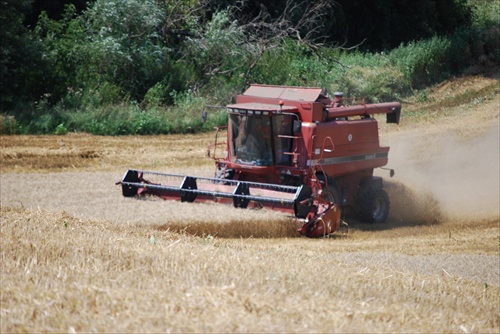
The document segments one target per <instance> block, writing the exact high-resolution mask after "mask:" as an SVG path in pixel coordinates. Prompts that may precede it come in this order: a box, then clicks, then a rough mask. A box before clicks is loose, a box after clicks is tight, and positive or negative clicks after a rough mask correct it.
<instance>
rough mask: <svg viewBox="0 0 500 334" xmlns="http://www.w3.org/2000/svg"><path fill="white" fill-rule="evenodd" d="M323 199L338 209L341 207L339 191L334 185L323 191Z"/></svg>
mask: <svg viewBox="0 0 500 334" xmlns="http://www.w3.org/2000/svg"><path fill="white" fill-rule="evenodd" d="M323 197H324V198H325V199H326V200H328V201H330V202H333V203H335V205H336V206H337V207H339V208H340V207H341V206H342V204H341V200H340V198H341V197H340V191H339V190H338V189H337V187H336V186H334V185H331V186H328V187H326V188H325V189H324V190H323Z"/></svg>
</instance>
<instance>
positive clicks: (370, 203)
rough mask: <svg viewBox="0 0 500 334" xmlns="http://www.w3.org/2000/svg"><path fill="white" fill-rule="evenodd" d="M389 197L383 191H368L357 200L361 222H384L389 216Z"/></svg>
mask: <svg viewBox="0 0 500 334" xmlns="http://www.w3.org/2000/svg"><path fill="white" fill-rule="evenodd" d="M389 205H390V203H389V196H387V193H386V192H385V190H384V189H381V188H378V189H369V190H367V191H366V192H365V193H364V194H363V195H362V196H361V197H360V199H359V215H360V216H361V220H362V221H363V222H365V223H369V224H379V223H383V222H385V220H386V219H387V216H388V215H389Z"/></svg>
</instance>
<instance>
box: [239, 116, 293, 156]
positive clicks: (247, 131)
mask: <svg viewBox="0 0 500 334" xmlns="http://www.w3.org/2000/svg"><path fill="white" fill-rule="evenodd" d="M271 120H272V127H271ZM292 123H293V121H292V116H290V115H273V117H272V118H270V117H268V116H257V115H252V116H248V115H244V114H243V115H242V114H231V115H230V131H231V138H232V140H231V144H232V145H231V150H232V156H233V162H236V163H240V164H249V165H256V166H271V165H273V164H274V162H276V164H278V165H288V164H289V163H290V159H291V155H290V151H291V149H292V139H291V138H289V137H290V136H291V135H292ZM284 136H286V138H285V137H284ZM273 139H274V140H273ZM273 143H274V147H273Z"/></svg>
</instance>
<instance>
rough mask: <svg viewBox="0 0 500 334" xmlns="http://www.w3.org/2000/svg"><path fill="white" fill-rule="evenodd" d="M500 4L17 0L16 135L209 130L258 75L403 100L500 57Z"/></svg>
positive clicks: (12, 120) (3, 19)
mask: <svg viewBox="0 0 500 334" xmlns="http://www.w3.org/2000/svg"><path fill="white" fill-rule="evenodd" d="M499 13H500V1H498V0H494V1H486V0H468V1H467V0H421V1H413V0H372V1H362V0H337V1H333V0H319V1H314V2H311V1H300V0H275V1H247V0H243V1H238V2H236V3H235V2H234V1H229V0H120V1H105V0H94V1H85V0H73V1H57V0H51V1H32V0H5V1H2V2H1V3H0V48H1V49H0V52H1V58H0V92H1V96H0V116H1V118H0V130H1V132H2V133H66V132H68V131H83V132H89V133H95V134H111V135H119V134H156V133H178V132H188V131H191V132H195V131H202V130H204V129H211V128H212V127H213V126H214V125H216V124H221V123H224V122H225V114H224V113H223V112H220V113H215V115H213V116H211V117H209V122H208V123H207V124H203V123H202V122H201V119H200V117H199V115H200V113H201V110H202V109H203V108H205V106H207V105H224V104H226V103H227V102H229V100H230V98H231V96H233V95H235V94H238V93H240V92H241V91H243V90H244V89H245V88H246V87H247V86H248V84H250V83H267V84H279V85H297V86H322V87H326V88H327V89H329V90H330V91H334V90H343V91H344V92H345V94H346V96H350V97H352V98H364V99H365V101H368V102H371V101H374V102H376V101H384V100H394V99H398V98H401V97H403V96H405V95H407V94H410V93H411V92H412V90H414V89H418V88H421V87H424V86H425V85H428V84H432V83H435V82H437V81H439V80H442V79H444V78H446V77H447V76H449V75H452V74H454V73H458V72H459V71H461V70H462V69H464V68H465V67H467V66H470V65H472V64H474V63H475V62H477V61H478V60H481V61H482V62H490V63H495V62H498V61H499V59H500V51H499V50H500V46H499V43H500V42H499V36H500V32H499V31H500V26H499V22H500V18H499V16H500V14H499Z"/></svg>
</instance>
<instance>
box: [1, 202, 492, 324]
mask: <svg viewBox="0 0 500 334" xmlns="http://www.w3.org/2000/svg"><path fill="white" fill-rule="evenodd" d="M1 215H2V224H1V249H2V259H3V260H2V286H1V292H2V293H1V305H2V308H1V315H2V319H3V321H2V325H1V326H2V327H1V329H2V332H34V331H52V332H61V331H70V332H73V331H75V332H81V331H85V332H109V331H112V332H153V331H167V332H315V333H317V332H388V331H389V332H415V331H431V332H461V331H465V330H467V331H470V332H482V333H485V332H491V333H494V332H496V331H497V330H498V328H499V326H500V323H499V318H498V314H497V310H498V298H499V297H500V287H499V286H498V282H495V281H486V284H487V285H485V282H484V281H483V280H482V278H483V277H485V276H484V274H485V273H480V272H479V275H477V274H478V272H477V269H476V268H468V266H473V265H474V263H476V265H478V263H477V261H478V259H480V261H485V263H484V264H482V265H487V266H488V265H494V264H495V263H497V259H498V258H497V255H498V254H497V255H491V256H489V257H487V256H481V257H477V256H474V255H462V254H458V255H452V254H450V253H449V252H448V250H447V248H448V247H451V248H453V247H454V245H456V244H457V243H459V242H461V243H468V244H469V247H470V248H474V249H475V251H478V252H479V253H481V251H480V249H478V248H477V247H476V245H474V243H473V241H472V240H469V241H466V239H465V238H464V237H465V234H462V235H454V237H453V239H449V238H448V236H447V235H446V234H443V233H442V232H441V233H439V234H435V233H433V234H429V235H427V236H426V237H422V236H420V237H419V238H418V239H419V241H416V238H415V237H414V236H411V235H407V236H406V237H400V238H397V239H394V238H387V237H384V235H383V234H377V233H374V234H373V235H370V236H366V237H367V239H364V237H363V238H359V237H356V236H355V237H353V239H354V240H351V239H344V240H339V239H336V240H333V239H332V240H320V241H318V240H304V239H275V240H268V239H261V240H259V239H240V240H238V239H227V240H224V239H219V238H217V237H216V238H208V237H205V238H193V237H190V236H188V235H183V234H177V233H172V232H169V231H159V230H158V229H156V228H155V227H153V226H149V227H148V226H136V225H128V224H122V225H117V224H113V223H109V222H106V221H92V220H90V221H89V220H79V219H75V218H73V217H71V216H69V215H68V214H66V213H64V212H45V211H26V210H23V209H9V208H4V207H2V208H1ZM485 225H486V226H487V227H488V228H489V229H493V230H494V229H495V227H496V223H492V222H490V223H488V224H486V223H485V224H483V226H485ZM486 226H485V227H486ZM469 233H473V234H474V235H475V236H476V237H480V236H486V235H487V233H485V231H484V230H483V229H480V228H473V229H471V230H469ZM151 235H153V236H154V240H155V241H154V243H152V242H151ZM457 238H458V239H459V240H458V241H457ZM474 239H476V238H474ZM490 240H491V236H490ZM497 242H498V238H497ZM417 244H418V245H417ZM424 244H427V247H426V249H427V250H428V251H429V250H430V251H431V252H430V253H433V254H436V252H437V253H440V254H445V256H435V255H434V256H426V255H422V254H420V255H403V254H408V253H411V252H412V250H413V251H416V253H417V254H419V251H418V248H419V247H422V246H423V245H424ZM429 245H430V246H429ZM429 247H430V248H432V249H433V250H431V249H429ZM479 247H481V246H479ZM398 248H399V249H404V248H405V251H403V253H402V254H400V255H396V253H395V251H396V249H398ZM488 253H489V252H488ZM391 254H393V255H391ZM479 265H480V264H479ZM492 274H493V273H492ZM476 275H477V276H476ZM489 278H490V279H498V272H497V273H496V274H493V275H492V276H489ZM486 286H487V287H486Z"/></svg>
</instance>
